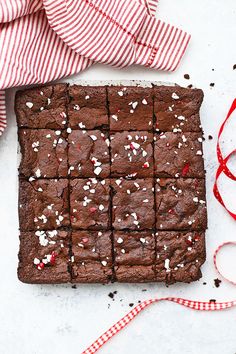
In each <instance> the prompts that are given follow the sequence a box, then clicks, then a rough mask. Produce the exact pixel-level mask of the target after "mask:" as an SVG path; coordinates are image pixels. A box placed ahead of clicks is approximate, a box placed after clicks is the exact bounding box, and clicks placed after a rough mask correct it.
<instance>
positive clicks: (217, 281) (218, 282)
mask: <svg viewBox="0 0 236 354" xmlns="http://www.w3.org/2000/svg"><path fill="white" fill-rule="evenodd" d="M221 282H222V281H221V280H220V279H218V278H216V279H214V283H215V287H216V288H219V287H220V283H221Z"/></svg>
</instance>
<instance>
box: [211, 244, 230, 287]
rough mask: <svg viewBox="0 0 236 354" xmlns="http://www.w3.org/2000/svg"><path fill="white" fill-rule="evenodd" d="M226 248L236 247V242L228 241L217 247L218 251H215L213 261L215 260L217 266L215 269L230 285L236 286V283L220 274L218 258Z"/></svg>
mask: <svg viewBox="0 0 236 354" xmlns="http://www.w3.org/2000/svg"><path fill="white" fill-rule="evenodd" d="M225 246H236V241H228V242H224V243H222V244H221V245H220V246H218V247H217V249H216V250H215V253H214V256H213V260H214V265H215V268H216V270H217V272H218V273H219V274H220V276H221V277H222V278H223V279H224V280H226V281H228V282H229V283H231V284H233V285H236V282H235V281H233V280H231V279H228V278H226V277H225V276H224V275H222V273H221V272H220V270H219V267H218V265H217V256H218V253H219V252H220V251H221V250H222V248H223V247H225Z"/></svg>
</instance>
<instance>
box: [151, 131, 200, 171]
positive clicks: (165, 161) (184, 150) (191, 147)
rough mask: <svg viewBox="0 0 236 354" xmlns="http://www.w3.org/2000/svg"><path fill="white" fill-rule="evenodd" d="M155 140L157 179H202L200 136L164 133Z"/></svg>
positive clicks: (196, 134) (197, 134)
mask: <svg viewBox="0 0 236 354" xmlns="http://www.w3.org/2000/svg"><path fill="white" fill-rule="evenodd" d="M155 138H156V141H155V144H154V161H155V162H154V166H155V174H156V176H157V177H196V178H204V176H205V171H204V163H203V157H202V155H203V152H202V136H201V134H199V133H182V134H180V133H172V132H166V133H162V134H160V135H156V136H155Z"/></svg>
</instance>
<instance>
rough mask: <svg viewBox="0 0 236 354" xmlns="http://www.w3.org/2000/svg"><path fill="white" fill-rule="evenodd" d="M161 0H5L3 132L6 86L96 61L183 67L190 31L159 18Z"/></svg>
mask: <svg viewBox="0 0 236 354" xmlns="http://www.w3.org/2000/svg"><path fill="white" fill-rule="evenodd" d="M157 5H158V0H109V1H107V0H1V1H0V135H1V133H2V132H3V131H4V129H5V128H6V108H5V93H4V90H5V89H6V88H9V87H13V86H20V85H28V84H42V83H46V82H49V81H52V80H56V79H59V78H61V77H65V76H69V75H72V74H75V73H78V72H80V71H82V70H84V69H86V68H88V67H89V66H91V65H92V64H93V63H94V62H99V63H104V64H109V65H112V66H115V67H119V68H122V67H126V66H128V65H132V64H141V65H145V66H147V67H150V68H155V69H158V70H168V71H173V70H175V69H176V68H177V66H178V64H179V62H180V60H181V58H182V56H183V54H184V52H185V50H186V47H187V45H188V42H189V39H190V36H189V35H188V34H187V33H186V32H184V31H182V30H180V29H178V28H175V27H174V26H171V25H169V24H167V23H165V22H163V21H161V20H158V19H156V18H155V13H156V9H157Z"/></svg>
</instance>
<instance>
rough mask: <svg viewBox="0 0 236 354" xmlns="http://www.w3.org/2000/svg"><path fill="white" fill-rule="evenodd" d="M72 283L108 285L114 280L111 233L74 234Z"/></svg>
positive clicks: (89, 232) (85, 232) (82, 232)
mask: <svg viewBox="0 0 236 354" xmlns="http://www.w3.org/2000/svg"><path fill="white" fill-rule="evenodd" d="M72 254H73V255H72V258H71V261H72V281H73V282H75V283H76V282H79V283H107V282H108V281H109V280H111V279H112V243H111V232H110V231H105V232H104V231H98V232H96V231H73V232H72Z"/></svg>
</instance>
